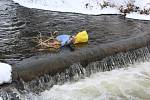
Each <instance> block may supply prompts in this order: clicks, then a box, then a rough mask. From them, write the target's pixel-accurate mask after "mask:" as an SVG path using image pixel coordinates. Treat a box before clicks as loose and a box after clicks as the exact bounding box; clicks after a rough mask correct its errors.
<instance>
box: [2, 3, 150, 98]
mask: <svg viewBox="0 0 150 100" xmlns="http://www.w3.org/2000/svg"><path fill="white" fill-rule="evenodd" d="M149 27H150V21H140V20H134V19H127V18H124V16H122V15H85V14H78V13H66V12H55V11H48V10H40V9H34V8H32V9H30V8H26V7H23V6H20V5H19V4H16V3H14V2H13V1H12V0H1V1H0V55H1V56H0V61H2V62H6V63H9V64H11V65H13V64H16V63H18V62H21V61H22V60H23V59H27V58H32V57H34V56H40V55H45V54H54V53H53V52H41V51H38V50H36V49H35V47H36V45H37V44H36V43H35V40H34V39H35V38H36V37H38V36H39V32H41V33H42V35H43V36H49V35H50V32H54V31H59V34H63V33H66V34H72V33H76V32H78V31H81V30H87V31H88V32H89V33H90V40H89V43H88V44H86V45H84V46H82V47H80V48H76V51H78V50H82V49H86V48H92V47H93V46H96V45H98V44H107V43H110V42H114V41H119V40H123V39H127V38H133V37H136V36H139V35H142V34H145V33H149V32H150V29H149ZM64 52H71V51H69V50H68V49H66V48H64V49H63V50H62V51H59V52H57V53H64ZM148 54H149V53H148ZM149 66H150V63H149V61H147V60H145V61H142V63H141V62H136V63H133V64H130V65H128V68H122V69H115V70H112V71H106V72H97V73H93V74H92V75H90V76H89V77H85V78H84V79H82V78H81V79H79V80H78V81H73V82H67V83H66V82H65V83H64V84H62V85H56V84H54V86H53V87H49V88H47V89H45V91H43V92H41V93H40V94H36V95H34V94H32V92H27V94H25V95H23V96H22V95H21V93H18V95H19V94H20V95H21V97H20V98H22V99H33V100H34V99H35V100H36V99H37V100H42V99H43V100H60V99H61V100H116V99H117V100H129V99H130V100H149V99H150V94H149V91H150V69H149ZM12 90H13V89H12ZM13 91H14V92H15V89H14V90H13ZM12 97H13V96H12ZM0 99H1V98H0ZM4 100H5V99H4Z"/></svg>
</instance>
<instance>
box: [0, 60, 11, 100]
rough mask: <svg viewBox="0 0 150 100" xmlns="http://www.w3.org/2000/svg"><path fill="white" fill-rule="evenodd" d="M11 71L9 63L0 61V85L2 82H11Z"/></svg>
mask: <svg viewBox="0 0 150 100" xmlns="http://www.w3.org/2000/svg"><path fill="white" fill-rule="evenodd" d="M11 72H12V68H11V66H10V65H9V64H6V63H0V85H1V84H3V83H11V81H12V77H11ZM0 100H1V98H0Z"/></svg>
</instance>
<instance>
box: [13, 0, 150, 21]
mask: <svg viewBox="0 0 150 100" xmlns="http://www.w3.org/2000/svg"><path fill="white" fill-rule="evenodd" d="M14 2H16V3H19V4H20V5H23V6H25V7H28V8H38V9H44V10H51V11H60V12H75V13H82V14H94V15H99V14H120V7H122V8H123V10H126V12H127V13H130V12H141V11H142V10H143V11H144V10H147V11H148V13H150V0H73V1H72V0H14ZM129 4H130V5H132V6H133V7H132V6H129ZM126 12H125V13H126ZM139 15H140V14H139ZM128 16H129V15H128ZM148 16H149V15H148ZM132 18H135V16H133V14H132ZM136 19H137V18H136ZM140 19H143V18H142V17H140ZM144 20H145V19H144ZM147 20H150V19H149V18H148V19H147Z"/></svg>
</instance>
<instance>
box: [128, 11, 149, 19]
mask: <svg viewBox="0 0 150 100" xmlns="http://www.w3.org/2000/svg"><path fill="white" fill-rule="evenodd" d="M126 18H132V19H142V20H150V15H145V14H139V13H136V12H133V13H130V14H127V15H126Z"/></svg>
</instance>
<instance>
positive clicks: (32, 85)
mask: <svg viewBox="0 0 150 100" xmlns="http://www.w3.org/2000/svg"><path fill="white" fill-rule="evenodd" d="M149 60H150V47H149V46H147V47H143V48H140V49H136V50H131V51H128V52H124V53H123V52H122V53H118V54H114V55H112V56H109V57H106V58H104V59H102V60H100V61H96V62H91V63H89V64H88V65H87V66H86V67H83V66H82V65H81V64H80V63H75V64H73V65H72V66H71V67H69V68H68V69H66V70H65V71H64V72H61V73H57V74H55V75H53V76H51V75H43V76H41V77H38V78H36V79H34V80H32V81H30V82H23V81H20V82H16V83H14V85H12V86H10V87H11V88H10V87H9V88H8V87H6V88H2V89H0V97H2V98H3V99H4V100H12V99H15V100H17V99H18V100H19V99H20V100H22V99H23V100H24V99H27V100H30V99H31V97H32V96H33V95H37V94H39V93H40V92H42V91H44V90H47V89H50V88H51V87H52V86H53V85H57V84H58V85H61V84H64V83H65V82H75V81H78V80H79V79H84V78H85V77H89V76H90V75H92V74H94V73H97V72H105V71H111V70H114V69H120V68H127V67H128V66H129V65H132V64H134V63H137V62H145V61H149Z"/></svg>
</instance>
